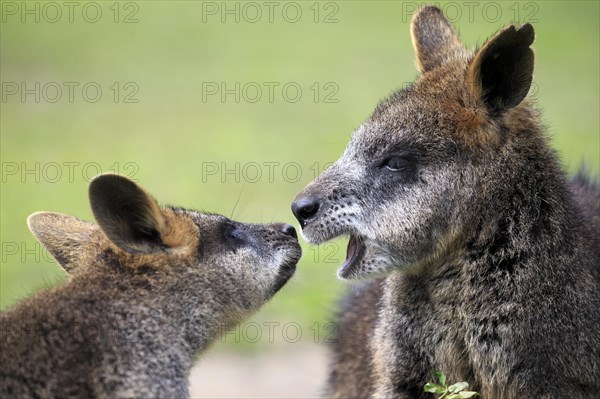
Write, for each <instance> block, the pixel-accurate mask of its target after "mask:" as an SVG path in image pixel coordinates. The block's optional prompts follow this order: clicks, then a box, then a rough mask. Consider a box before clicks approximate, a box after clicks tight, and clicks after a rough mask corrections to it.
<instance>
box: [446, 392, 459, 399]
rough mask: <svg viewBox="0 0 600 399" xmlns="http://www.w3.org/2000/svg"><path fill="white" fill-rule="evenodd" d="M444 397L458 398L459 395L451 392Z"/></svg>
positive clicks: (448, 398)
mask: <svg viewBox="0 0 600 399" xmlns="http://www.w3.org/2000/svg"><path fill="white" fill-rule="evenodd" d="M444 399H460V396H459V395H458V394H457V393H451V394H450V395H448V396H446V397H445V398H444Z"/></svg>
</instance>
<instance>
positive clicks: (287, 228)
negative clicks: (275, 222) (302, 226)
mask: <svg viewBox="0 0 600 399" xmlns="http://www.w3.org/2000/svg"><path fill="white" fill-rule="evenodd" d="M281 232H282V233H283V234H285V235H288V236H292V237H294V238H298V234H296V229H295V228H294V226H292V225H291V224H284V225H283V227H282V228H281Z"/></svg>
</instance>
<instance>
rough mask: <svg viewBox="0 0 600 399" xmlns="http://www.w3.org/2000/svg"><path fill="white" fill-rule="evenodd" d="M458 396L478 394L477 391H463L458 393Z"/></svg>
mask: <svg viewBox="0 0 600 399" xmlns="http://www.w3.org/2000/svg"><path fill="white" fill-rule="evenodd" d="M458 395H459V396H458V397H459V398H461V399H464V398H472V397H473V396H479V393H477V392H475V391H463V392H461V393H459V394H458Z"/></svg>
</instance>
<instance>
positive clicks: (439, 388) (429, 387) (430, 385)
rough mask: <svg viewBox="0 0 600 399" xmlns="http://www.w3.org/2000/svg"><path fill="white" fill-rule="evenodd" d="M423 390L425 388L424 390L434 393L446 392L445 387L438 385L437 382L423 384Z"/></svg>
mask: <svg viewBox="0 0 600 399" xmlns="http://www.w3.org/2000/svg"><path fill="white" fill-rule="evenodd" d="M424 390H425V392H430V393H435V394H440V393H445V392H446V388H444V387H442V386H439V385H438V384H434V383H432V382H428V383H427V384H425V388H424Z"/></svg>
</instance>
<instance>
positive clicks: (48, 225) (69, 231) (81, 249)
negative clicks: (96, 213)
mask: <svg viewBox="0 0 600 399" xmlns="http://www.w3.org/2000/svg"><path fill="white" fill-rule="evenodd" d="M27 225H28V226H29V230H31V232H32V233H33V235H34V236H35V238H37V239H38V241H39V242H40V243H41V244H42V245H43V246H44V247H45V248H46V249H47V250H48V252H50V254H51V255H52V256H53V257H54V259H56V261H57V262H58V263H59V264H60V265H61V266H62V267H63V268H64V269H65V270H66V271H67V273H71V272H72V271H73V270H75V269H76V268H77V267H79V266H80V265H81V263H82V259H83V258H84V257H85V255H86V253H85V251H86V247H90V243H91V242H93V241H94V239H93V237H92V236H93V234H94V233H98V227H97V226H95V225H93V224H92V223H88V222H85V221H83V220H81V219H78V218H76V217H74V216H70V215H64V214H61V213H54V212H36V213H34V214H32V215H30V216H29V217H28V218H27Z"/></svg>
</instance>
